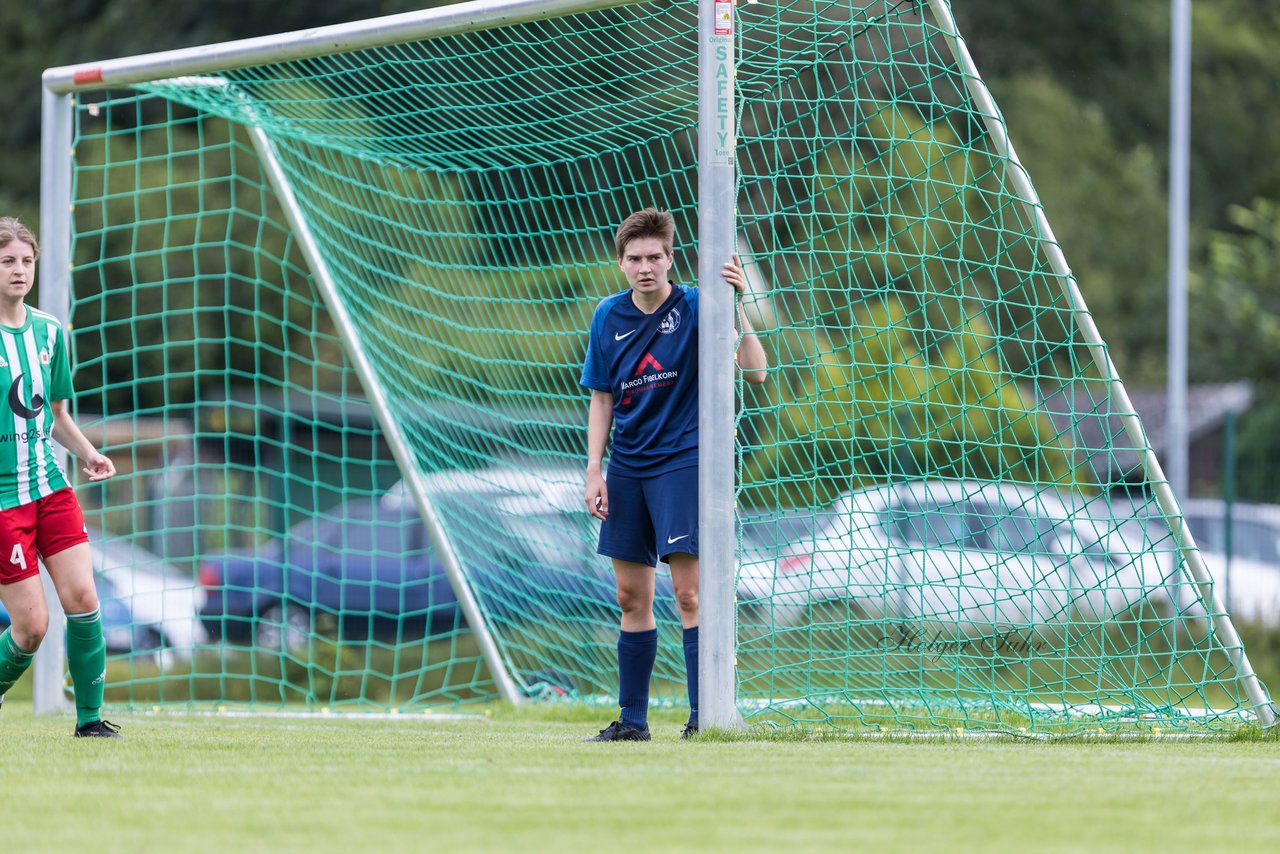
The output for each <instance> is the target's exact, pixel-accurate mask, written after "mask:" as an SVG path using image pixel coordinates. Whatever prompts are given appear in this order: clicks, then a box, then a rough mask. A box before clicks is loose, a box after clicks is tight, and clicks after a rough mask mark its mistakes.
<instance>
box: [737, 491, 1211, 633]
mask: <svg viewBox="0 0 1280 854" xmlns="http://www.w3.org/2000/svg"><path fill="white" fill-rule="evenodd" d="M1073 506H1077V507H1078V506H1079V502H1076V503H1075V505H1073V504H1069V503H1068V501H1067V500H1066V498H1065V497H1064V496H1061V495H1059V494H1058V493H1056V492H1053V491H1049V490H1036V489H1032V488H1030V487H1027V486H1022V485H1017V484H1008V483H1005V484H1001V483H993V482H984V481H917V482H911V483H904V484H900V485H891V486H882V487H873V488H869V489H862V490H856V491H853V492H849V493H845V494H844V495H842V496H840V498H838V499H837V500H836V501H835V502H834V503H833V504H832V505H830V506H829V507H826V508H824V509H823V510H822V511H820V512H819V513H818V514H817V517H816V519H815V521H814V524H813V526H812V530H811V532H810V533H809V534H808V535H807V536H805V537H804V538H803V539H802V540H801V541H797V542H793V543H792V544H790V545H789V546H787V547H785V548H783V549H781V550H780V551H776V552H773V553H771V552H770V551H769V550H767V549H757V548H752V547H751V545H752V543H751V542H750V541H749V539H748V538H747V537H745V536H744V544H745V545H746V546H747V548H744V550H743V554H742V559H741V564H740V570H739V583H738V595H739V600H740V602H744V603H746V604H747V607H748V609H750V610H755V611H756V612H757V613H758V612H760V611H762V610H764V611H766V612H767V614H765V615H764V616H765V617H766V618H767V619H770V620H772V621H773V622H774V623H775V624H784V625H785V624H794V623H796V622H798V621H799V620H800V619H802V618H803V616H804V613H805V611H806V609H808V608H809V607H810V606H812V605H815V604H818V603H822V602H830V601H841V602H847V603H849V604H850V605H852V606H855V607H856V608H857V610H858V613H859V615H860V616H863V617H865V618H867V619H884V620H894V619H901V620H903V621H905V622H910V623H911V625H912V626H913V627H914V628H915V629H917V630H921V631H931V630H936V631H941V632H945V633H947V634H961V635H982V636H992V634H993V632H994V633H995V634H1000V633H1001V632H1007V631H1008V630H1010V629H1018V628H1029V627H1033V626H1041V625H1045V624H1055V623H1065V622H1067V621H1070V620H1082V621H1086V622H1088V621H1097V620H1102V619H1106V618H1107V617H1108V616H1111V615H1116V614H1121V613H1123V612H1124V611H1126V610H1127V609H1129V608H1132V607H1133V606H1135V605H1138V604H1139V603H1141V602H1143V601H1145V600H1149V599H1155V600H1159V599H1163V600H1165V601H1169V600H1174V601H1182V600H1184V599H1186V598H1187V597H1188V596H1190V595H1193V591H1191V590H1190V589H1189V588H1188V586H1187V585H1184V584H1177V583H1176V581H1177V575H1176V566H1177V564H1176V561H1174V560H1173V556H1172V554H1171V553H1169V552H1165V553H1160V552H1159V551H1157V550H1154V549H1152V548H1151V541H1150V539H1149V538H1148V537H1146V536H1145V534H1144V529H1143V528H1142V527H1141V526H1140V525H1135V524H1132V523H1130V522H1103V521H1099V520H1096V519H1094V518H1092V517H1091V516H1090V515H1089V513H1087V512H1085V511H1084V510H1083V509H1075V510H1073V509H1072V507H1073ZM761 524H762V523H761V522H760V521H755V522H753V526H755V527H759V526H760V525H761Z"/></svg>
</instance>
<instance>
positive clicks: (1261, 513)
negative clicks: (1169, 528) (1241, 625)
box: [1182, 499, 1280, 625]
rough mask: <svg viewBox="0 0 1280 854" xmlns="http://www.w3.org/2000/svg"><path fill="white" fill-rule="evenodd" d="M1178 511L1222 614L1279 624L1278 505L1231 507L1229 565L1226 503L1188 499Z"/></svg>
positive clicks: (1279, 513) (1279, 538)
mask: <svg viewBox="0 0 1280 854" xmlns="http://www.w3.org/2000/svg"><path fill="white" fill-rule="evenodd" d="M1182 512H1183V515H1184V516H1185V518H1186V520H1187V527H1188V528H1190V530H1191V536H1192V537H1193V538H1194V539H1195V541H1196V546H1197V547H1199V549H1200V553H1201V554H1202V555H1203V556H1204V561H1205V565H1206V567H1207V568H1208V569H1209V572H1210V574H1211V575H1212V576H1213V579H1214V582H1215V584H1216V586H1217V588H1218V595H1219V596H1220V597H1221V599H1222V602H1223V604H1224V605H1225V606H1226V608H1227V611H1228V612H1229V613H1230V614H1231V615H1232V616H1234V617H1239V618H1242V619H1247V620H1260V621H1262V622H1264V623H1267V624H1269V625H1275V624H1277V623H1280V506H1276V505H1274V504H1249V503H1243V502H1236V503H1233V504H1232V506H1231V542H1230V551H1231V554H1230V560H1228V555H1227V548H1228V543H1227V537H1226V526H1225V522H1226V506H1225V504H1224V503H1223V502H1222V501H1220V500H1217V499H1192V500H1188V501H1184V502H1183V503H1182Z"/></svg>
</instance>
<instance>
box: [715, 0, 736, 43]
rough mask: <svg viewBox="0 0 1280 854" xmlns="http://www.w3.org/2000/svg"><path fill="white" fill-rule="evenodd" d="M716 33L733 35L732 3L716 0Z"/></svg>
mask: <svg viewBox="0 0 1280 854" xmlns="http://www.w3.org/2000/svg"><path fill="white" fill-rule="evenodd" d="M716 35H718V36H731V35H733V3H732V2H725V0H716Z"/></svg>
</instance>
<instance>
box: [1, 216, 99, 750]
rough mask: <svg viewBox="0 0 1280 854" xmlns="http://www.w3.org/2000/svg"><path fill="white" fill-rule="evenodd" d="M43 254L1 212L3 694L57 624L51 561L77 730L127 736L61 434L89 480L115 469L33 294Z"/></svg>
mask: <svg viewBox="0 0 1280 854" xmlns="http://www.w3.org/2000/svg"><path fill="white" fill-rule="evenodd" d="M39 255H40V249H39V247H38V246H37V245H36V237H35V235H34V234H32V233H31V230H30V229H28V228H27V227H26V226H24V225H23V224H22V223H20V222H19V221H18V220H16V219H14V218H13V217H0V601H3V602H4V606H5V609H6V610H8V612H9V618H10V620H11V621H12V625H10V627H9V628H7V629H5V631H4V633H3V634H0V698H3V696H4V694H5V692H6V691H8V690H9V688H11V687H12V686H13V683H14V682H16V681H17V680H18V678H19V677H20V676H22V674H23V672H25V671H26V669H27V667H28V666H30V664H31V656H32V654H33V653H34V652H35V651H36V647H38V646H40V642H41V641H42V640H44V635H45V632H46V631H47V630H48V628H49V608H48V605H47V604H46V602H45V598H44V586H43V585H42V584H41V583H40V565H39V563H38V560H39V561H43V562H44V565H45V569H47V570H48V572H49V577H50V578H52V579H53V586H54V588H55V589H56V590H57V591H58V600H59V601H60V602H61V603H62V608H63V610H64V611H66V614H67V660H68V663H69V665H70V669H71V684H72V687H73V688H74V689H75V696H76V728H75V735H76V736H81V737H83V736H97V737H103V738H119V737H120V736H119V734H118V730H119V728H118V727H116V726H115V725H114V724H112V723H110V722H108V721H104V720H102V714H101V711H102V694H103V689H104V688H105V683H106V644H105V643H104V641H103V638H102V620H101V618H100V617H99V614H98V593H97V590H95V589H94V586H93V566H92V564H91V562H90V558H89V537H88V534H87V533H86V532H85V526H84V513H83V512H82V511H81V509H80V503H79V502H78V501H77V500H76V494H75V492H74V490H72V489H71V486H70V484H69V483H68V482H67V478H66V476H65V475H64V474H63V472H62V469H61V468H60V467H59V465H58V458H57V454H56V453H55V451H54V447H53V441H57V443H58V444H59V445H61V446H62V447H64V448H66V449H67V450H68V451H70V452H71V453H73V454H75V455H76V456H77V457H79V458H80V460H81V461H82V462H83V463H84V472H85V474H87V475H88V476H89V480H92V481H98V480H106V479H107V478H109V477H111V476H112V475H114V474H115V473H116V468H115V466H114V465H112V463H111V460H109V459H107V458H106V457H105V456H103V455H102V454H100V453H98V451H97V450H96V449H95V448H94V447H93V444H92V443H91V442H90V441H89V440H88V439H86V438H85V435H84V433H82V432H80V428H79V427H77V426H76V424H75V421H73V420H72V418H71V413H70V412H69V411H68V410H67V400H68V399H70V397H71V393H72V387H71V361H70V358H69V356H68V353H67V338H66V333H65V332H64V331H63V329H62V326H61V325H60V324H59V323H58V321H57V320H56V319H55V318H54V317H52V316H51V315H48V314H45V313H44V312H42V311H38V310H36V309H34V308H31V307H30V306H28V305H27V304H26V303H25V302H24V300H25V299H26V296H27V294H28V293H29V292H30V291H31V286H32V285H33V284H34V283H35V275H36V258H37V257H39ZM51 440H53V441H51Z"/></svg>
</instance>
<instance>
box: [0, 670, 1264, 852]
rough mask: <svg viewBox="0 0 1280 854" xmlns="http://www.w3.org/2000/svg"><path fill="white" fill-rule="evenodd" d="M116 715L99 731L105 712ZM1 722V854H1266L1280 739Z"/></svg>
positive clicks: (22, 718)
mask: <svg viewBox="0 0 1280 854" xmlns="http://www.w3.org/2000/svg"><path fill="white" fill-rule="evenodd" d="M109 717H110V716H109ZM115 717H118V722H119V723H121V724H122V725H123V726H124V733H125V735H126V736H127V738H126V739H125V740H123V741H99V740H94V741H91V742H90V741H85V740H75V739H72V738H71V737H70V732H71V728H72V721H71V720H70V719H69V718H65V717H60V716H54V717H45V716H42V717H38V718H37V717H34V716H33V715H32V713H31V706H30V702H29V699H27V698H26V697H23V696H20V695H14V696H12V697H10V702H7V703H6V705H5V708H4V711H3V712H0V779H3V780H4V781H5V783H6V786H5V788H6V790H7V793H8V797H7V798H6V803H7V806H6V807H5V808H4V810H3V813H4V815H5V818H6V820H5V822H4V828H3V846H2V849H3V850H4V851H36V852H61V851H68V852H81V851H86V850H93V851H101V852H116V851H121V852H124V851H128V852H153V851H154V852H160V851H164V852H174V851H209V852H213V851H218V852H225V851H232V852H235V851H343V852H347V851H356V852H370V854H372V852H383V851H443V852H454V851H473V850H483V851H497V850H502V851H508V850H509V851H552V850H559V851H613V850H624V851H655V850H656V851H683V850H688V851H786V852H788V854H791V852H801V851H811V850H831V851H858V850H863V851H885V850H888V851H920V850H926V851H927V850H944V849H945V850H983V851H1032V850H1034V851H1199V852H1205V851H1226V850H1231V851H1276V850H1280V810H1277V808H1276V799H1277V793H1278V791H1280V740H1278V739H1277V738H1276V737H1275V736H1274V735H1263V736H1261V737H1258V738H1255V739H1251V740H1237V741H1229V740H1225V739H1221V738H1219V739H1215V740H1205V739H1182V740H1168V741H1155V742H1150V741H1149V742H1138V741H1133V742H1118V741H1099V742H1081V741H1075V742H1057V743H1044V742H1031V741H1008V740H990V739H984V740H974V739H969V740H958V739H948V740H942V741H905V740H869V739H834V738H826V739H818V740H813V739H808V740H801V739H796V738H790V739H780V740H727V739H726V740H712V738H704V739H702V740H699V741H695V742H688V743H685V742H680V741H679V740H678V738H677V735H678V733H679V728H680V723H681V722H680V721H679V720H678V719H677V718H675V717H661V716H659V717H657V718H655V720H654V724H655V740H654V741H653V742H652V743H649V744H634V743H632V744H615V745H606V744H584V743H582V742H581V738H582V737H583V736H585V735H588V734H590V733H591V732H592V731H593V730H594V728H596V727H598V726H602V725H603V724H605V723H607V722H608V719H607V713H605V712H599V713H597V712H596V711H594V710H590V709H581V708H579V709H565V708H552V709H548V708H545V707H544V708H535V709H530V710H524V709H520V710H513V709H508V708H494V709H490V710H489V711H488V712H487V713H485V712H483V711H481V712H478V713H473V714H464V715H462V716H449V715H444V714H436V715H416V716H414V717H413V719H400V720H367V719H358V720H338V719H335V718H333V717H320V716H313V717H309V718H281V717H249V718H245V717H225V716H223V717H218V716H213V717H209V716H198V715H175V714H163V715H154V716H152V715H131V716H115Z"/></svg>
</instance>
